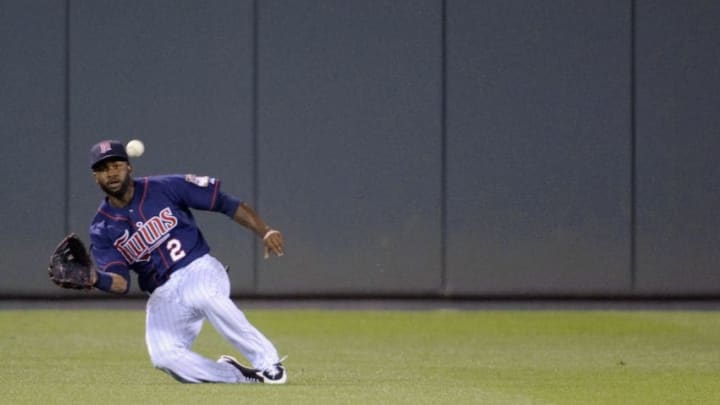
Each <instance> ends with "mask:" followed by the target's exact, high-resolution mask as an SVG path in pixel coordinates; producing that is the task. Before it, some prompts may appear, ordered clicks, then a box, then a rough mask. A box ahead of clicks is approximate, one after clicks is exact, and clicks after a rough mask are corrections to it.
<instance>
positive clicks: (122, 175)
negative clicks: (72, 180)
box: [90, 140, 132, 198]
mask: <svg viewBox="0 0 720 405" xmlns="http://www.w3.org/2000/svg"><path fill="white" fill-rule="evenodd" d="M90 168H91V169H92V171H93V175H94V176H95V181H96V182H97V183H98V185H99V186H100V188H101V189H102V190H103V191H104V192H105V193H106V194H107V195H109V196H112V197H115V198H122V196H123V195H124V194H125V192H126V191H127V190H128V187H130V184H131V182H132V176H131V173H132V166H130V161H129V159H128V155H127V152H126V151H125V146H124V145H123V144H122V143H121V142H118V141H112V140H106V141H101V142H98V143H96V144H95V145H93V147H92V148H90Z"/></svg>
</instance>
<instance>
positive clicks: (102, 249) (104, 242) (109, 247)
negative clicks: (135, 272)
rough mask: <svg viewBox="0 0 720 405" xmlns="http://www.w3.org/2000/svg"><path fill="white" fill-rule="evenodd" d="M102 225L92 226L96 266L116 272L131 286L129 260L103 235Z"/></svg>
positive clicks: (92, 242)
mask: <svg viewBox="0 0 720 405" xmlns="http://www.w3.org/2000/svg"><path fill="white" fill-rule="evenodd" d="M101 226H102V225H100V224H93V225H92V226H91V227H90V254H91V255H92V258H93V261H94V262H95V267H96V268H97V269H98V270H99V271H104V272H108V273H115V274H118V275H120V276H122V277H123V278H124V279H125V281H127V284H128V289H129V288H130V271H129V269H128V265H127V262H126V261H125V259H124V258H123V257H122V254H120V252H118V250H117V249H115V246H113V244H112V242H111V241H110V240H108V239H107V238H105V237H103V236H102V234H101V232H100V230H99V228H100V227H101Z"/></svg>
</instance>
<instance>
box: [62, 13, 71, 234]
mask: <svg viewBox="0 0 720 405" xmlns="http://www.w3.org/2000/svg"><path fill="white" fill-rule="evenodd" d="M64 108H65V111H64V114H65V122H64V128H63V131H64V133H63V138H64V139H63V141H64V143H65V150H64V152H65V153H64V154H63V157H64V158H65V162H64V167H63V170H64V171H65V184H64V188H65V189H64V190H63V191H64V193H65V196H64V197H65V198H64V199H63V201H64V204H65V206H64V207H63V210H64V214H65V215H64V223H63V228H64V233H65V234H68V233H70V0H66V1H65V106H64Z"/></svg>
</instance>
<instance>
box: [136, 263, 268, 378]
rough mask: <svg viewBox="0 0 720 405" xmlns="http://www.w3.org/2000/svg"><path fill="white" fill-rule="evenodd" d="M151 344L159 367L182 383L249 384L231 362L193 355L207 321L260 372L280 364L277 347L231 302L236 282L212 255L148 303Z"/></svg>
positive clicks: (184, 271) (147, 339)
mask: <svg viewBox="0 0 720 405" xmlns="http://www.w3.org/2000/svg"><path fill="white" fill-rule="evenodd" d="M146 315H147V317H146V325H145V327H146V331H145V342H146V344H147V348H148V352H149V353H150V360H151V361H152V363H153V365H154V366H155V367H157V368H158V369H160V370H163V371H165V372H167V373H168V374H170V375H171V376H173V377H174V378H175V379H177V380H179V381H181V382H187V383H199V382H224V383H238V382H243V381H244V379H243V378H242V376H241V374H240V372H239V371H238V370H237V369H236V368H235V367H234V366H232V365H230V364H228V363H223V362H221V363H217V362H216V361H215V360H211V359H208V358H206V357H203V356H201V355H200V354H198V353H195V352H193V351H192V350H191V349H192V345H193V343H194V342H195V339H196V338H197V336H198V334H199V333H200V330H201V328H202V325H203V321H204V320H205V319H207V320H208V321H210V323H211V324H212V325H213V327H214V328H215V329H216V330H217V331H218V332H219V333H220V335H222V336H223V337H224V338H225V339H227V340H228V341H229V342H230V343H231V344H232V345H233V346H234V347H235V348H236V349H237V350H238V351H239V352H240V353H242V355H243V356H244V357H245V358H246V359H247V360H248V361H250V363H251V364H252V366H253V367H254V368H257V369H260V370H264V369H266V368H268V367H270V366H271V365H273V364H274V363H277V362H278V361H279V358H278V353H277V350H276V349H275V347H274V346H273V344H272V343H271V342H270V341H269V340H268V339H267V338H266V337H265V336H264V335H263V334H262V333H261V332H260V331H258V330H257V329H256V328H255V327H254V326H253V325H251V324H250V322H249V321H248V320H247V318H246V317H245V315H244V314H243V313H242V311H240V309H238V307H237V306H236V305H235V303H233V302H232V300H230V280H229V279H228V275H227V272H226V271H225V268H224V267H223V265H222V263H220V262H219V261H218V260H217V259H215V258H214V257H212V256H211V255H209V254H207V255H204V256H202V257H200V258H198V259H197V260H195V261H193V262H192V263H190V264H189V265H188V266H185V267H183V268H182V269H179V270H176V271H175V272H174V273H173V274H172V275H171V277H170V279H169V280H168V281H167V282H166V283H165V284H163V285H162V286H160V287H159V288H157V289H156V290H155V291H154V292H153V294H152V295H151V296H150V299H149V300H148V302H147V309H146Z"/></svg>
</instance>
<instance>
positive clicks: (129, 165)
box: [127, 163, 132, 174]
mask: <svg viewBox="0 0 720 405" xmlns="http://www.w3.org/2000/svg"><path fill="white" fill-rule="evenodd" d="M127 166H128V174H130V173H132V165H131V164H130V163H128V165H127Z"/></svg>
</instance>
